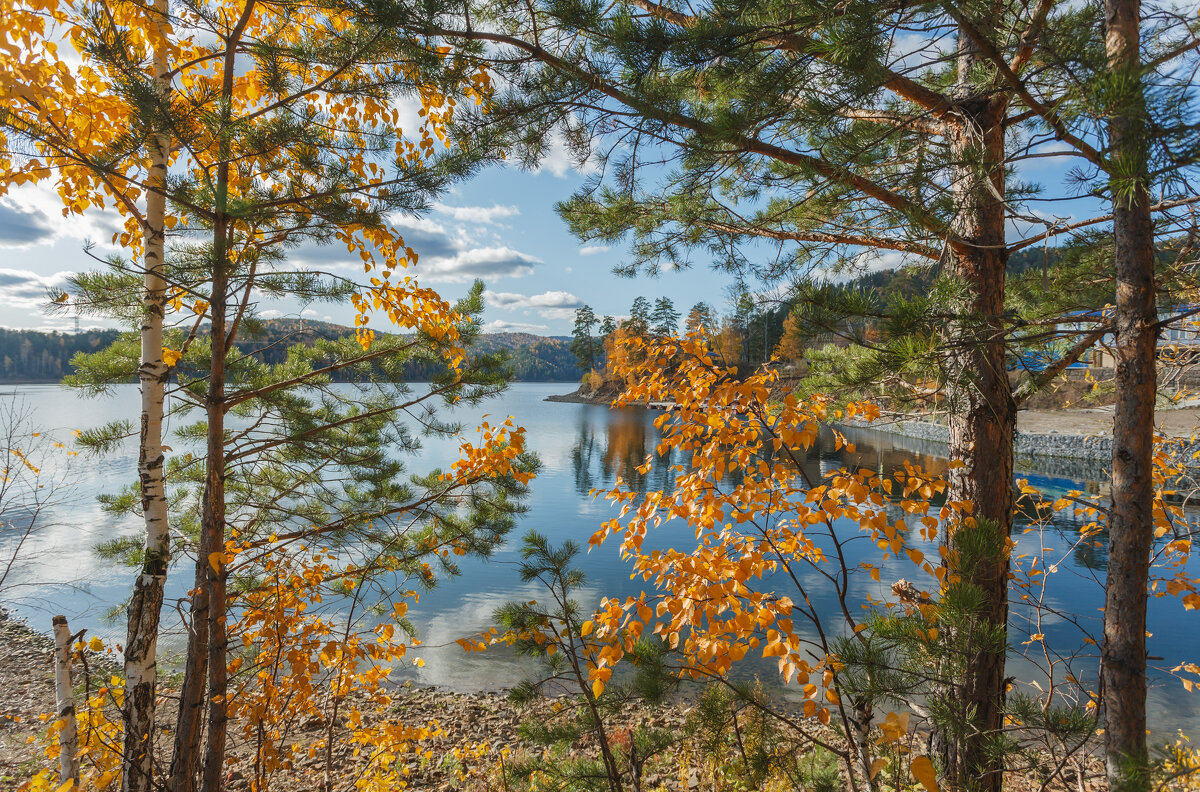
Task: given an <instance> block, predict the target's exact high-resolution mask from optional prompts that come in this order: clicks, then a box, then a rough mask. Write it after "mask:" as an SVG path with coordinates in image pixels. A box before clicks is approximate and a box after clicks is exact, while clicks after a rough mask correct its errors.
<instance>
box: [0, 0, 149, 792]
mask: <svg viewBox="0 0 1200 792" xmlns="http://www.w3.org/2000/svg"><path fill="white" fill-rule="evenodd" d="M106 9H107V12H108V13H107V14H105V15H100V14H92V15H89V14H88V13H87V12H84V11H80V10H79V9H76V8H72V7H70V6H66V5H59V4H58V3H52V2H51V3H42V2H34V3H27V2H22V1H21V0H18V1H17V2H6V3H5V4H4V7H3V8H2V9H0V11H2V12H3V13H2V14H0V15H2V16H3V18H4V27H5V30H3V31H2V32H0V39H2V40H3V41H4V42H5V49H6V50H7V54H8V56H9V57H7V58H5V60H4V66H3V68H2V74H0V87H2V89H3V92H4V101H3V102H2V104H3V106H4V109H3V110H0V140H2V141H3V142H5V143H7V144H8V145H5V146H4V148H5V149H6V153H5V154H4V155H0V157H2V158H3V159H4V164H5V165H6V166H7V167H6V168H5V169H4V170H5V179H4V180H3V181H0V192H3V191H6V190H7V189H9V188H10V187H11V186H13V185H21V184H24V183H29V182H39V181H43V180H53V181H55V182H56V186H57V187H58V192H59V194H60V195H61V196H62V197H63V200H64V204H65V208H64V214H72V213H73V214H82V213H83V212H84V211H86V210H88V209H89V208H90V207H95V208H96V209H102V208H104V207H105V206H106V204H107V203H108V202H111V203H112V205H113V207H114V208H115V209H116V210H117V211H118V212H119V213H120V214H121V215H123V216H124V217H125V218H126V224H125V232H124V234H121V235H119V236H120V239H121V242H122V243H123V246H124V247H126V248H128V249H129V250H130V252H131V254H132V258H134V259H138V258H140V263H139V264H137V265H135V266H137V267H139V268H140V269H141V271H142V272H143V292H142V298H141V302H142V310H141V319H140V325H141V351H142V355H141V363H140V365H139V367H138V381H139V385H140V388H141V399H142V401H141V409H140V416H139V424H140V440H139V445H138V477H139V481H140V492H141V506H142V517H143V520H144V526H145V527H144V543H143V544H144V546H143V559H144V560H143V564H142V569H141V571H140V573H139V575H138V577H137V578H136V579H135V582H134V587H133V596H132V598H131V600H130V604H129V608H128V629H127V635H126V640H125V647H124V648H125V658H124V659H125V677H126V683H127V686H128V687H127V690H128V694H127V696H126V699H125V702H124V704H123V717H124V722H125V725H124V739H125V745H124V755H125V761H126V765H127V766H128V768H129V772H127V773H126V774H125V775H124V776H123V785H124V786H123V789H125V790H137V791H138V792H144V790H148V789H149V788H150V776H151V765H152V762H153V732H154V716H155V702H156V684H157V666H156V662H157V641H158V627H159V619H160V615H161V610H162V600H163V589H164V586H165V583H166V575H167V569H168V567H169V564H170V538H169V537H170V532H169V526H168V522H167V511H166V509H167V507H166V498H165V494H164V486H163V448H162V422H163V386H164V381H165V379H166V375H167V366H166V364H165V363H164V361H163V355H162V334H163V310H164V306H165V303H166V283H165V281H163V279H162V274H161V268H162V265H163V256H164V251H165V236H166V218H167V212H166V184H167V170H168V166H169V161H170V157H171V143H170V135H169V134H168V125H169V119H168V118H167V117H166V114H167V112H168V111H167V108H168V107H169V103H170V88H171V77H170V73H169V65H168V54H167V49H168V41H167V36H168V26H169V19H168V17H169V11H168V7H167V3H166V2H165V0H157V1H156V2H155V3H154V4H153V5H151V6H143V5H139V4H130V3H114V4H108V5H107V6H106ZM47 19H49V20H50V23H49V24H47V21H46V20H47ZM61 39H66V40H67V41H68V42H70V43H71V45H72V46H73V48H74V49H75V50H76V52H77V53H78V54H79V55H80V56H82V62H79V63H74V64H72V63H71V62H70V61H69V60H61V59H59V57H58V46H59V41H60V40H61ZM118 53H119V54H118ZM135 64H145V65H146V66H147V67H148V68H147V70H146V71H148V76H149V79H147V76H146V75H143V74H138V73H137V72H136V71H134V70H133V69H131V68H122V66H124V67H131V66H134V65H135ZM135 75H136V76H135ZM139 89H147V92H146V93H140V92H139ZM117 237H118V235H114V240H113V241H114V242H117V241H118V240H117ZM64 307H65V306H64Z"/></svg>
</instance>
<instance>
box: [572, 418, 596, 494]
mask: <svg viewBox="0 0 1200 792" xmlns="http://www.w3.org/2000/svg"><path fill="white" fill-rule="evenodd" d="M595 455H596V430H595V429H594V428H593V426H592V422H591V421H589V420H588V413H587V412H586V411H585V412H581V413H580V419H579V434H578V436H577V437H576V439H575V445H574V446H573V447H572V448H571V469H572V471H573V472H574V474H575V491H576V492H578V493H580V494H582V495H586V494H588V493H589V492H591V491H592V488H593V487H595V486H596V484H595V477H594V476H593V475H592V459H593V457H595Z"/></svg>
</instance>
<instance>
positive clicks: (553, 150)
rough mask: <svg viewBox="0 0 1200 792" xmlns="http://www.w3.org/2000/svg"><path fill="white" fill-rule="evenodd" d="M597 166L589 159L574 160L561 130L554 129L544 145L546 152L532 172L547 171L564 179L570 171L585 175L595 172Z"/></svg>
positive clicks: (597, 168)
mask: <svg viewBox="0 0 1200 792" xmlns="http://www.w3.org/2000/svg"><path fill="white" fill-rule="evenodd" d="M598 170H599V167H598V166H597V165H596V163H595V162H594V161H593V160H592V159H591V158H589V159H587V160H585V161H584V162H583V163H579V162H577V161H576V158H575V156H574V155H573V154H572V153H571V150H570V148H568V146H567V141H566V138H565V137H564V136H563V134H562V132H560V131H558V130H555V131H554V132H553V133H551V135H550V142H549V145H547V146H546V152H545V154H544V155H543V156H542V159H541V161H540V162H538V165H537V168H535V169H534V173H545V172H549V173H552V174H554V175H555V176H557V177H558V178H560V179H565V178H566V177H567V174H569V173H570V172H571V171H575V172H576V173H581V174H584V175H587V174H589V173H595V172H596V171H598Z"/></svg>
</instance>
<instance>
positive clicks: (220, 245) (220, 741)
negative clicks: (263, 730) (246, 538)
mask: <svg viewBox="0 0 1200 792" xmlns="http://www.w3.org/2000/svg"><path fill="white" fill-rule="evenodd" d="M253 11H254V0H247V2H246V3H245V5H244V6H243V7H242V13H241V16H240V17H239V19H238V20H237V22H236V23H235V24H234V26H233V29H232V30H231V31H230V33H229V35H228V36H227V37H226V38H225V57H224V61H223V72H222V80H221V108H222V109H221V114H222V115H221V119H220V127H219V129H218V130H217V134H218V135H219V140H218V146H217V147H218V154H217V156H218V161H217V163H216V177H215V179H214V182H215V184H214V186H215V188H216V189H215V193H214V203H215V206H214V212H213V236H212V240H213V252H212V268H213V269H212V276H213V277H212V294H211V300H210V307H209V311H210V317H211V320H212V322H211V325H210V338H211V350H212V351H211V354H210V363H209V381H208V394H207V395H206V397H205V401H204V408H205V413H206V418H207V421H208V430H207V443H206V449H205V479H204V494H203V496H202V498H203V503H202V507H201V517H200V537H201V538H200V551H199V553H198V555H197V558H196V589H195V590H194V592H193V596H192V602H193V607H192V631H191V633H190V635H189V642H188V656H187V667H186V671H185V677H184V695H183V696H182V700H181V701H180V713H181V716H180V725H181V727H182V726H183V719H182V717H183V716H182V713H183V710H184V709H185V708H186V709H187V711H188V723H187V726H188V734H187V737H186V742H184V738H183V734H182V728H181V730H180V734H179V735H178V736H177V740H176V745H175V754H176V755H175V760H176V763H177V764H178V766H179V767H180V771H181V772H180V776H181V777H180V778H175V779H173V783H174V786H173V787H172V790H173V792H194V790H195V788H196V780H197V778H198V777H201V776H202V783H203V786H202V789H203V792H220V790H221V788H222V785H223V782H224V773H223V771H224V767H225V745H226V734H227V722H228V706H227V701H226V694H227V692H228V691H227V665H226V659H227V658H226V655H227V651H228V633H227V623H226V575H227V570H226V566H225V359H226V357H227V355H228V352H229V348H230V346H231V343H232V339H229V338H227V337H226V336H227V328H226V314H227V309H228V291H229V271H230V266H231V260H230V245H231V241H232V239H233V221H232V218H231V217H230V216H229V208H228V204H229V156H230V155H229V151H230V146H229V143H230V141H229V136H230V135H231V134H232V131H233V130H232V117H231V115H230V113H231V109H230V108H231V106H232V99H233V89H234V77H235V70H236V66H237V49H238V46H239V45H240V42H241V37H242V33H243V31H244V30H245V28H246V25H247V24H248V23H249V22H250V18H251V15H252V13H253ZM197 605H200V606H201V607H202V609H198V608H197ZM201 621H202V622H203V624H202V625H201V624H200V622H201ZM193 638H194V639H195V640H194V641H193V640H192V639H193ZM206 694H207V695H206ZM204 713H207V725H208V728H207V732H206V740H205V745H204V753H203V755H201V752H200V736H201V719H202V716H203V714H204Z"/></svg>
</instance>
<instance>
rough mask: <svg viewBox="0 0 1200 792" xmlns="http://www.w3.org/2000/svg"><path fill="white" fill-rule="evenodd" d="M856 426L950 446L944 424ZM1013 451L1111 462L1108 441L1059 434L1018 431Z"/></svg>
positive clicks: (1191, 450)
mask: <svg viewBox="0 0 1200 792" xmlns="http://www.w3.org/2000/svg"><path fill="white" fill-rule="evenodd" d="M857 426H859V427H860V428H864V429H865V428H870V429H874V430H876V431H880V432H891V433H893V434H898V435H902V436H904V437H912V438H915V439H918V440H928V441H932V442H935V443H949V442H950V430H949V429H947V428H946V426H945V424H939V423H933V422H931V421H896V422H894V423H890V424H889V423H883V422H877V423H874V424H857ZM1015 451H1016V454H1017V456H1018V457H1027V456H1034V457H1053V458H1056V459H1086V460H1092V461H1097V462H1099V461H1105V462H1107V461H1108V460H1111V459H1112V438H1111V437H1105V436H1103V435H1078V434H1059V433H1057V432H1050V433H1047V434H1033V433H1028V432H1020V431H1018V432H1017V442H1016V449H1015ZM1198 451H1200V444H1192V445H1191V446H1190V447H1188V448H1186V449H1184V450H1183V452H1182V453H1183V455H1184V458H1185V459H1189V460H1191V459H1195V457H1194V454H1195V453H1196V452H1198Z"/></svg>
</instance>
